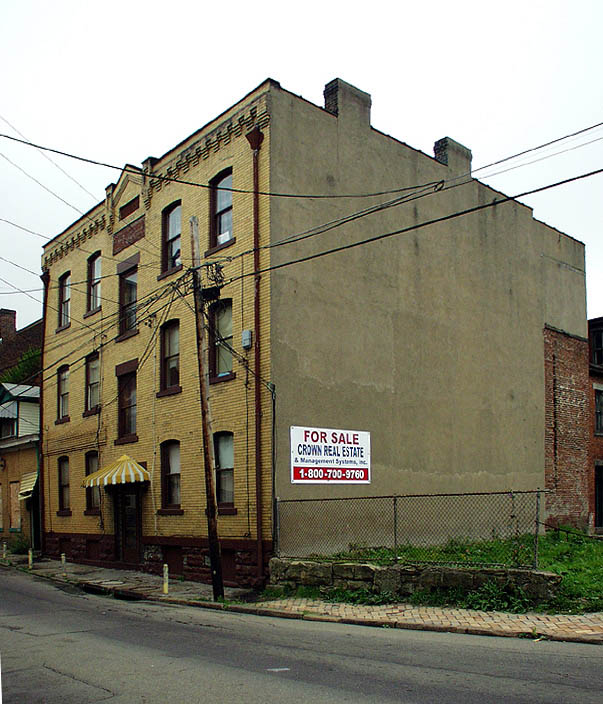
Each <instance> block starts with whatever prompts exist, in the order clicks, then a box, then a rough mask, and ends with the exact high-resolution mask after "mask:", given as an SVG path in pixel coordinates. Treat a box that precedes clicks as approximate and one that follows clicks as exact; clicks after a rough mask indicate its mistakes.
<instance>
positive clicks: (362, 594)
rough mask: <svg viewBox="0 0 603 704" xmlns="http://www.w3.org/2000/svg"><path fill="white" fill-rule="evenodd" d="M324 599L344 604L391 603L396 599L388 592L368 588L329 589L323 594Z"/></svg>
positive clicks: (377, 604) (376, 604) (375, 604)
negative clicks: (372, 590) (379, 592)
mask: <svg viewBox="0 0 603 704" xmlns="http://www.w3.org/2000/svg"><path fill="white" fill-rule="evenodd" d="M323 598H324V599H325V601H331V602H334V603H344V604H368V605H374V606H379V605H381V604H392V603H394V602H396V601H399V599H396V598H395V597H394V595H393V594H390V592H381V594H376V593H374V592H371V591H370V590H368V589H342V588H337V589H330V590H329V591H328V592H326V593H325V595H324V596H323Z"/></svg>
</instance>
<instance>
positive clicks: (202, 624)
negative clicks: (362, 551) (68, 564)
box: [0, 570, 603, 704]
mask: <svg viewBox="0 0 603 704" xmlns="http://www.w3.org/2000/svg"><path fill="white" fill-rule="evenodd" d="M0 657H1V677H2V692H3V699H2V704H36V703H42V702H43V703H46V704H58V703H59V702H61V703H69V704H88V703H92V702H109V703H110V704H121V703H124V704H125V702H128V703H129V704H133V703H134V704H137V703H139V704H155V703H159V702H161V703H162V704H164V703H165V702H187V703H190V702H193V703H194V702H217V703H221V702H227V701H232V700H233V699H236V700H240V701H244V702H246V703H247V702H249V703H254V702H290V701H291V702H408V703H409V704H411V703H415V702H417V703H418V702H421V703H427V702H430V703H431V702H438V704H439V703H444V704H445V703H448V702H463V704H470V703H473V702H479V703H480V704H484V702H530V703H534V702H554V703H555V704H561V703H564V702H580V704H589V703H590V702H593V703H594V702H597V704H599V702H600V701H601V697H602V692H603V675H602V668H601V662H602V651H601V648H600V646H597V645H588V644H575V643H555V642H547V641H533V640H521V639H507V638H484V637H480V636H469V635H461V634H447V633H430V632H420V631H405V630H400V629H386V628H370V627H361V626H351V625H343V624H330V623H315V622H310V621H298V620H289V619H277V618H269V617H258V616H253V615H249V614H236V613H229V612H220V611H209V610H204V609H198V608H192V607H188V606H173V605H169V606H168V605H159V604H155V603H150V602H124V601H118V600H116V599H113V598H108V597H101V596H95V595H89V594H83V593H81V592H79V591H78V590H77V589H75V588H73V587H63V588H62V589H60V588H58V587H57V586H56V585H54V584H51V583H48V582H45V581H41V580H34V579H31V578H30V577H29V576H28V575H24V574H22V573H19V572H15V571H7V570H0Z"/></svg>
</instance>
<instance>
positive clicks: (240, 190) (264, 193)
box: [0, 133, 437, 198]
mask: <svg viewBox="0 0 603 704" xmlns="http://www.w3.org/2000/svg"><path fill="white" fill-rule="evenodd" d="M0 137H4V138H5V139H10V140H12V141H14V142H19V143H20V144H25V145H26V146H28V147H34V148H35V149H43V150H45V151H49V152H53V153H54V154H60V155H61V156H67V157H69V158H70V159H77V160H78V161H83V162H85V163H87V164H94V165H95V166H104V167H105V168H107V169H113V170H115V171H121V172H123V173H134V174H136V175H138V176H140V174H141V170H140V169H138V168H129V167H128V165H126V166H115V164H108V163H106V162H103V161H97V160H95V159H88V158H86V157H83V156H77V155H76V154H70V153H69V152H64V151H61V150H60V149H52V148H51V147H45V146H42V145H41V144H34V143H33V142H29V141H27V140H23V139H17V137H12V136H11V135H8V134H1V133H0ZM149 175H150V177H151V178H154V179H157V180H158V181H169V182H171V183H181V184H183V185H185V186H195V187H196V188H205V189H207V190H213V189H214V186H212V185H211V184H209V183H198V182H196V181H186V180H184V179H179V178H176V177H174V176H161V175H160V174H149ZM436 183H437V181H430V182H429V183H423V184H420V185H418V186H403V187H400V188H394V189H390V190H385V191H376V192H374V193H338V194H332V193H277V192H273V191H258V195H261V196H271V197H273V198H371V197H373V196H385V195H392V194H393V193H402V192H403V191H408V190H414V189H415V188H422V187H424V186H430V185H434V184H436ZM218 190H220V191H227V192H230V193H243V194H248V195H252V194H253V193H255V191H253V190H249V189H245V188H225V187H222V186H221V187H220V188H219V189H218Z"/></svg>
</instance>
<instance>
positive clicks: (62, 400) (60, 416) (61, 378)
mask: <svg viewBox="0 0 603 704" xmlns="http://www.w3.org/2000/svg"><path fill="white" fill-rule="evenodd" d="M57 393H58V398H57V420H58V421H67V420H69V367H61V368H60V369H59V370H58V372H57Z"/></svg>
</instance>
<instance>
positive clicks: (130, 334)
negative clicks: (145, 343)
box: [113, 328, 138, 342]
mask: <svg viewBox="0 0 603 704" xmlns="http://www.w3.org/2000/svg"><path fill="white" fill-rule="evenodd" d="M134 335H138V328H136V329H135V330H127V331H126V332H122V333H121V335H118V336H117V337H116V338H115V340H113V342H123V341H124V340H129V339H130V338H131V337H134Z"/></svg>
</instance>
